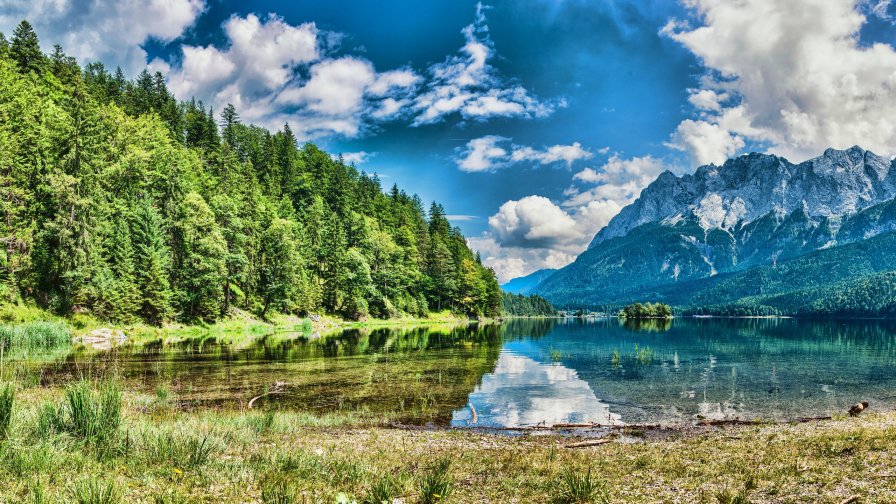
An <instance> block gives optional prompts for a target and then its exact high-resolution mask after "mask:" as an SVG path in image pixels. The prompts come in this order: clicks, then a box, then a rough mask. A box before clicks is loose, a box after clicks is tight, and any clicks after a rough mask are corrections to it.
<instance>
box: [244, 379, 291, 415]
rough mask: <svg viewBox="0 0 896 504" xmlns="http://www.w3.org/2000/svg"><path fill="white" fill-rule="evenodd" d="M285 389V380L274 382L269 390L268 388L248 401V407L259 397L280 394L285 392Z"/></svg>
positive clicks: (250, 407)
mask: <svg viewBox="0 0 896 504" xmlns="http://www.w3.org/2000/svg"><path fill="white" fill-rule="evenodd" d="M285 389H286V383H285V382H276V383H274V386H273V387H271V390H268V391H267V392H265V393H264V394H261V395H259V396H255V397H253V398H252V399H251V400H250V401H249V409H252V405H253V404H255V401H257V400H259V399H261V398H262V397H265V396H269V395H273V394H282V393H284V392H286V390H285Z"/></svg>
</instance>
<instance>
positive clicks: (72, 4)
mask: <svg viewBox="0 0 896 504" xmlns="http://www.w3.org/2000/svg"><path fill="white" fill-rule="evenodd" d="M204 9H205V2H204V0H148V1H142V0H91V1H87V0H6V1H4V2H3V5H2V7H0V31H3V32H4V33H6V34H7V35H10V34H11V33H12V31H13V29H14V28H15V26H16V25H17V24H18V23H19V21H21V20H22V19H27V20H28V21H29V22H30V23H31V24H32V25H33V26H34V29H35V31H36V32H37V34H38V36H39V37H40V39H41V43H42V46H43V49H44V50H45V51H49V49H50V48H51V47H52V46H53V44H60V45H61V46H62V47H63V49H64V50H65V51H66V53H68V54H70V55H72V56H75V57H76V58H78V59H79V60H81V61H88V60H89V61H102V62H104V63H105V64H107V65H110V66H112V67H113V68H114V67H115V66H116V65H119V66H121V67H122V68H123V69H124V70H125V71H126V72H127V73H129V74H131V75H135V74H136V73H138V72H139V71H140V70H142V69H143V68H144V67H145V66H146V51H144V50H143V48H142V47H141V46H142V45H143V44H144V43H145V42H146V41H147V40H150V39H155V40H160V41H162V42H170V41H172V40H174V39H176V38H178V37H180V36H181V35H182V34H183V32H184V30H186V29H187V28H189V27H190V26H192V25H193V23H195V21H196V18H197V17H198V16H199V14H200V13H201V12H202V11H203V10H204Z"/></svg>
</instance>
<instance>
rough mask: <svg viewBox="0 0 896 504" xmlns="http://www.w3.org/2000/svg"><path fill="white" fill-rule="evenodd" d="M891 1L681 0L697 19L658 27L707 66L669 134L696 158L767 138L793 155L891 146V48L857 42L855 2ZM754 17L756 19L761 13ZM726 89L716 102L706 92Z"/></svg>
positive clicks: (889, 151) (881, 6) (892, 150)
mask: <svg viewBox="0 0 896 504" xmlns="http://www.w3.org/2000/svg"><path fill="white" fill-rule="evenodd" d="M889 4H890V2H888V1H884V2H880V1H877V2H869V1H867V0H799V1H787V2H781V1H778V0H743V1H739V2H727V1H721V0H688V1H687V2H685V6H686V7H688V8H689V9H691V11H692V12H693V13H694V14H695V15H696V18H697V20H698V22H697V25H696V26H694V27H692V26H689V25H687V24H684V23H681V22H677V21H672V22H670V23H669V24H667V25H666V27H665V28H664V29H663V33H664V34H666V35H668V36H669V37H671V38H672V39H674V40H676V41H678V42H679V43H681V44H682V45H683V46H684V47H686V48H687V49H689V50H690V51H692V52H693V53H694V54H695V55H696V56H698V57H699V58H700V59H701V60H702V62H703V64H704V65H705V66H706V68H707V69H708V72H709V73H708V74H707V76H706V77H705V78H704V79H703V85H702V86H701V88H702V89H701V90H698V91H696V92H695V93H694V94H692V95H691V103H692V104H694V105H695V106H696V107H698V108H699V109H701V110H702V111H703V113H702V115H701V117H700V119H699V120H689V122H688V121H685V122H683V123H682V125H680V126H679V128H678V129H677V130H676V133H675V135H674V137H673V143H675V144H676V145H677V146H678V147H679V148H684V149H687V150H688V151H689V152H690V153H691V154H692V155H693V157H694V159H695V160H696V161H697V162H699V163H703V162H718V161H719V160H721V158H722V156H728V155H730V153H732V152H733V151H737V150H739V149H741V148H743V146H744V140H749V141H754V142H758V143H762V144H765V145H768V149H769V151H771V152H774V153H777V154H782V155H786V156H788V157H791V158H793V159H803V158H805V157H808V156H811V155H817V154H818V153H819V152H821V151H822V150H824V149H825V148H827V147H835V148H845V147H848V146H851V145H853V144H859V145H862V146H863V147H865V148H868V149H871V150H874V151H875V152H879V153H881V154H885V155H893V154H896V100H893V99H892V97H893V95H894V92H896V50H894V48H893V46H891V45H888V44H883V43H875V44H863V43H860V41H859V31H860V29H861V27H862V26H863V24H864V23H865V21H866V19H865V16H864V15H863V12H868V13H870V14H872V15H877V16H881V17H883V18H885V19H889V17H888V14H887V9H888V7H889ZM760 20H761V21H760ZM704 91H709V92H712V93H715V95H716V96H717V97H722V96H725V95H728V97H727V98H728V100H723V99H719V100H717V101H716V102H715V103H717V104H718V108H715V105H714V104H713V101H712V100H711V95H710V94H709V93H705V92H704Z"/></svg>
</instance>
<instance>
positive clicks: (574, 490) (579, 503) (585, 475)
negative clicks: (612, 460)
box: [555, 467, 610, 504]
mask: <svg viewBox="0 0 896 504" xmlns="http://www.w3.org/2000/svg"><path fill="white" fill-rule="evenodd" d="M557 487H558V492H557V498H556V499H555V501H556V502H557V503H558V504H586V503H600V504H609V502H610V497H609V495H608V493H607V488H606V485H605V484H604V482H603V481H601V480H599V479H596V478H594V477H593V476H592V474H591V467H588V471H586V472H580V471H575V470H573V469H567V470H565V471H564V472H563V475H562V476H561V477H560V479H559V481H557Z"/></svg>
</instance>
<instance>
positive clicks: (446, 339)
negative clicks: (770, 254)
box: [20, 319, 896, 427]
mask: <svg viewBox="0 0 896 504" xmlns="http://www.w3.org/2000/svg"><path fill="white" fill-rule="evenodd" d="M236 341H237V343H232V342H231V343H226V344H225V343H222V342H220V341H217V340H215V339H212V338H209V339H205V340H194V341H191V342H190V343H181V344H168V345H166V344H162V343H152V344H145V345H133V344H126V345H124V346H121V347H118V348H115V349H112V350H108V351H96V350H92V349H86V348H78V349H75V350H73V351H72V352H71V353H70V354H69V355H67V356H64V357H62V358H57V359H56V360H51V361H50V362H43V363H30V364H29V365H30V366H31V367H32V368H33V369H36V371H37V372H36V373H35V374H36V375H37V376H38V378H37V379H39V380H40V382H41V384H43V385H46V386H53V385H59V384H62V383H65V382H68V381H71V380H74V379H77V378H78V377H81V376H88V377H100V378H103V377H110V376H112V377H116V378H117V379H119V380H121V381H122V382H123V384H124V385H125V387H127V388H130V389H135V390H137V391H140V392H143V393H145V394H147V395H148V396H160V397H165V398H167V400H171V401H176V403H177V405H178V406H179V407H182V408H184V409H194V408H242V407H245V405H246V404H247V403H248V401H249V400H250V399H251V398H253V397H255V396H258V395H261V394H263V393H265V392H268V391H270V390H275V391H279V392H280V393H275V394H269V395H267V396H264V397H262V398H261V399H259V400H258V401H257V402H256V404H257V406H256V407H262V408H289V409H296V410H306V411H311V412H314V413H319V414H320V413H327V412H334V411H343V412H345V411H348V412H351V411H360V412H367V413H371V414H381V413H388V414H390V415H391V416H393V417H394V418H396V419H397V421H400V422H402V423H407V424H415V425H439V426H448V425H451V426H455V427H519V426H533V425H539V424H547V425H550V424H555V423H564V422H599V423H603V424H647V423H649V424H653V423H664V424H686V423H693V422H696V421H698V420H701V419H712V420H722V419H741V420H752V419H764V420H777V421H782V420H790V419H795V418H800V417H809V416H822V415H829V414H832V413H838V412H844V411H846V409H848V407H849V406H850V405H851V404H853V403H855V402H857V401H860V400H869V401H870V402H871V406H872V408H873V409H878V410H883V409H892V408H893V406H894V405H896V324H894V323H893V322H880V321H805V320H796V319H675V320H672V321H662V322H661V321H645V322H642V323H622V322H620V321H619V320H616V319H598V320H587V321H584V320H522V319H521V320H510V321H507V322H504V323H503V324H500V325H485V326H475V325H474V326H469V327H465V328H449V329H446V328H436V327H418V328H413V329H369V330H368V329H352V330H347V331H344V332H343V333H341V334H338V335H335V336H328V337H325V338H318V339H307V338H297V337H295V335H288V334H277V333H274V334H268V335H260V336H247V337H246V338H245V339H243V340H240V339H239V338H237V339H236ZM20 365H21V363H20ZM277 382H281V385H280V386H279V388H278V387H274V388H273V389H272V387H273V386H274V384H275V383H277Z"/></svg>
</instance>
